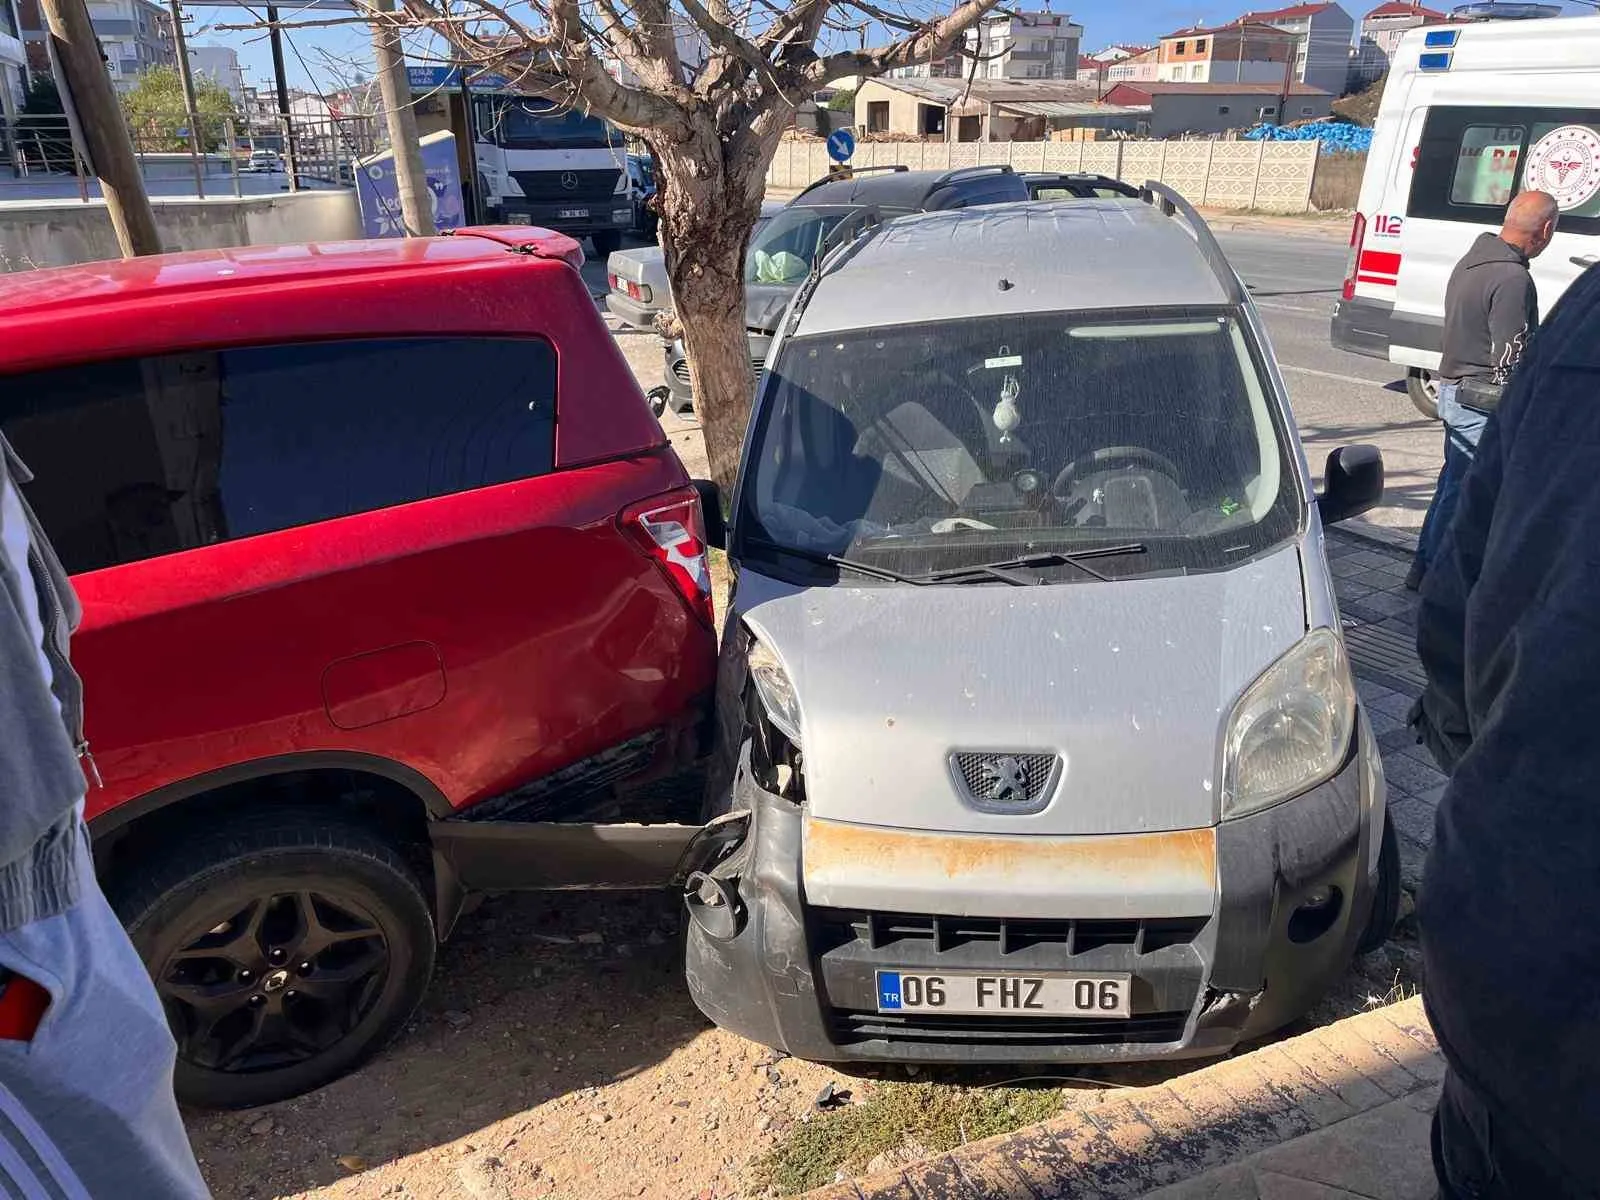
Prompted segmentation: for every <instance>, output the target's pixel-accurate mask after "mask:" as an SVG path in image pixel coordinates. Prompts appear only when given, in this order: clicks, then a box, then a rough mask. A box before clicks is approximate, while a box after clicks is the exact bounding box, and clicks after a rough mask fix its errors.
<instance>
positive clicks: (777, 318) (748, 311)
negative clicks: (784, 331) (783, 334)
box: [744, 283, 800, 333]
mask: <svg viewBox="0 0 1600 1200" xmlns="http://www.w3.org/2000/svg"><path fill="white" fill-rule="evenodd" d="M799 290H800V284H799V283H752V284H749V285H748V286H747V287H746V288H745V294H744V323H745V328H746V329H759V330H761V331H763V332H765V333H775V332H776V331H777V328H778V325H779V323H780V322H781V321H782V320H783V314H784V312H785V310H787V309H788V307H789V301H791V300H793V299H794V294H795V293H796V292H798V291H799Z"/></svg>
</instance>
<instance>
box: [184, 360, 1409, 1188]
mask: <svg viewBox="0 0 1600 1200" xmlns="http://www.w3.org/2000/svg"><path fill="white" fill-rule="evenodd" d="M618 341H619V344H620V345H621V346H622V349H623V351H624V353H625V354H626V355H627V357H628V359H629V361H630V362H631V363H633V364H634V367H635V370H636V372H637V373H638V374H639V376H640V379H641V381H642V382H643V383H644V384H645V386H646V387H648V386H651V385H653V384H655V383H656V382H658V381H659V379H660V369H661V358H660V350H659V346H658V344H657V343H656V341H655V339H654V337H653V336H652V335H647V334H623V335H621V336H619V338H618ZM663 424H664V426H665V427H666V428H667V430H668V432H669V434H670V435H671V436H672V441H673V444H674V446H675V447H676V448H677V449H678V451H679V453H680V454H681V455H682V456H683V457H684V459H685V462H686V464H687V465H688V467H689V469H690V471H691V473H700V474H703V473H704V471H705V457H704V450H703V448H702V446H701V442H700V438H699V436H698V433H697V431H696V429H695V427H694V425H693V424H692V423H687V422H682V421H678V420H677V419H675V418H672V417H668V418H666V419H665V420H664V422H663ZM678 911H679V910H678V905H677V903H676V901H675V899H674V898H673V897H669V896H665V895H656V894H651V895H578V894H556V895H521V896H504V897H496V898H492V899H490V900H488V901H487V902H485V903H484V905H483V906H482V907H481V908H479V909H478V910H477V911H476V912H475V913H473V914H471V915H469V916H468V917H466V918H465V919H464V920H463V921H462V923H461V927H460V929H459V932H458V933H457V936H456V937H455V939H454V940H453V941H452V942H451V943H450V944H449V945H447V946H445V947H444V948H443V949H442V950H441V952H440V957H439V964H438V970H437V972H436V975H435V978H434V983H433V986H432V988H431V989H430V990H429V993H428V996H427V998H426V1000H425V1001H424V1003H423V1006H422V1008H421V1009H420V1011H419V1012H418V1014H417V1016H416V1018H415V1020H414V1021H413V1022H412V1024H411V1025H410V1027H409V1028H408V1029H407V1031H406V1032H405V1034H404V1035H403V1036H402V1037H401V1038H400V1039H399V1040H398V1042H397V1043H396V1044H395V1045H394V1046H392V1047H390V1048H389V1049H388V1050H387V1051H386V1052H385V1053H384V1054H382V1055H381V1056H379V1058H378V1059H377V1060H376V1061H374V1062H373V1063H371V1064H369V1065H368V1066H367V1067H365V1068H364V1069H362V1070H361V1071H358V1072H357V1073H356V1074H354V1075H352V1076H350V1077H348V1078H345V1079H342V1080H340V1081H339V1082H337V1083H335V1084H332V1085H331V1086H329V1087H326V1088H324V1089H322V1090H321V1091H319V1092H316V1093H313V1094H312V1095H309V1096H304V1097H301V1098H300V1099H297V1100H292V1101H287V1102H285V1103H283V1104H278V1105H272V1106H269V1107H267V1108H261V1109H254V1110H251V1111H248V1112H242V1113H205V1112H194V1113H190V1114H188V1123H189V1131H190V1136H191V1138H192V1139H193V1142H194V1147H195V1151H196V1153H197V1154H198V1155H199V1158H200V1162H201V1167H202V1169H203V1171H204V1172H205V1175H206V1178H207V1180H208V1181H209V1182H210V1184H211V1186H212V1188H213V1190H214V1191H215V1193H216V1195H217V1196H218V1197H219V1198H220V1200H235V1198H241V1200H242V1198H252V1200H254V1198H264V1197H282V1196H315V1197H322V1198H327V1200H334V1198H338V1200H358V1198H362V1200H364V1198H366V1197H394V1198H395V1200H408V1198H414V1200H433V1198H441V1200H442V1198H450V1200H455V1198H457V1197H464V1198H467V1200H512V1198H519V1200H520V1198H521V1197H535V1198H539V1200H549V1198H560V1200H625V1198H633V1197H644V1198H645V1200H732V1198H735V1197H744V1198H745V1200H749V1198H750V1197H752V1196H754V1195H756V1194H757V1193H756V1192H755V1191H754V1190H753V1189H752V1185H751V1182H750V1166H751V1164H752V1162H753V1161H754V1160H756V1159H758V1158H759V1157H760V1156H761V1155H762V1154H764V1153H765V1152H767V1151H768V1150H769V1149H771V1148H772V1147H773V1146H774V1145H775V1144H776V1143H777V1142H778V1141H779V1140H780V1139H781V1138H783V1136H784V1135H785V1134H786V1133H787V1132H788V1131H789V1130H790V1129H791V1128H792V1127H793V1126H794V1125H795V1123H796V1122H801V1121H807V1120H813V1119H826V1118H823V1117H818V1116H817V1115H816V1114H815V1112H814V1102H815V1100H816V1097H817V1095H818V1093H819V1092H820V1091H821V1089H822V1088H823V1087H824V1086H825V1085H827V1084H829V1083H834V1084H836V1085H837V1086H839V1087H845V1088H849V1089H850V1090H851V1092H852V1093H853V1094H854V1096H855V1098H856V1099H863V1098H865V1097H866V1096H867V1095H869V1094H871V1092H872V1091H873V1089H875V1088H886V1087H896V1086H905V1084H906V1083H907V1082H908V1081H910V1080H912V1079H914V1078H915V1079H920V1080H921V1081H923V1082H927V1081H929V1080H933V1081H935V1082H946V1081H947V1082H952V1083H965V1084H987V1083H998V1082H1001V1081H1003V1080H1006V1079H1008V1078H1009V1077H1011V1076H1015V1075H1027V1076H1029V1077H1030V1078H1037V1077H1038V1076H1039V1074H1040V1073H1039V1071H1038V1069H1037V1068H1028V1069H1025V1070H1024V1069H1017V1070H1009V1071H1001V1072H995V1071H992V1070H991V1071H987V1072H978V1071H957V1070H940V1071H935V1072H920V1073H915V1074H913V1073H912V1072H910V1071H907V1070H904V1069H898V1068H897V1069H894V1070H887V1071H881V1072H867V1073H863V1072H850V1073H844V1072H840V1071H839V1070H837V1069H835V1068H831V1067H826V1066H822V1065H818V1064H812V1063H803V1062H798V1061H795V1060H793V1059H789V1058H785V1057H783V1056H781V1055H779V1054H777V1053H775V1052H772V1051H770V1050H767V1049H766V1048H764V1047H761V1046H756V1045H753V1044H751V1043H749V1042H746V1041H744V1040H743V1039H741V1038H738V1037H735V1036H733V1035H731V1034H727V1033H723V1032H722V1031H720V1030H717V1029H714V1028H712V1027H711V1026H710V1025H709V1024H708V1023H707V1022H706V1021H705V1019H704V1018H703V1017H701V1016H700V1014H699V1013H698V1012H697V1011H696V1010H695V1008H694V1005H693V1003H692V1002H691V1001H690V999H689V996H688V993H687V991H686V990H685V988H684V984H683V978H682V959H681V952H680V949H679V927H678ZM1420 970H1421V967H1420V954H1419V953H1418V950H1417V944H1416V941H1415V938H1414V936H1413V935H1412V934H1410V933H1405V932H1403V933H1402V934H1401V935H1400V936H1399V937H1397V938H1396V940H1395V941H1393V942H1391V943H1390V944H1389V945H1388V946H1387V947H1385V948H1383V949H1382V950H1379V951H1378V952H1376V953H1375V954H1372V955H1368V956H1366V957H1365V958H1363V959H1362V960H1360V961H1359V962H1357V963H1356V964H1354V965H1353V966H1352V967H1351V969H1350V971H1348V972H1347V973H1346V975H1345V977H1344V978H1343V979H1342V980H1341V981H1340V983H1339V984H1338V986H1337V987H1336V988H1335V989H1334V991H1333V993H1332V994H1330V996H1329V997H1328V999H1327V1000H1326V1001H1324V1002H1323V1003H1322V1004H1321V1005H1319V1006H1318V1008H1317V1010H1316V1011H1315V1012H1314V1013H1313V1014H1312V1015H1311V1018H1310V1020H1311V1021H1312V1022H1315V1023H1318V1024H1320V1023H1325V1022H1328V1021H1332V1020H1336V1019H1338V1018H1339V1017H1342V1016H1347V1015H1350V1014H1351V1013H1354V1012H1357V1011H1360V1010H1361V1009H1363V1008H1366V1007H1369V1006H1371V1005H1373V1004H1376V1003H1382V1002H1384V1001H1385V1000H1388V999H1396V998H1398V997H1399V995H1400V994H1407V995H1409V994H1410V993H1411V992H1413V991H1414V990H1415V989H1416V988H1417V987H1418V986H1419V985H1420ZM1299 1028H1300V1027H1296V1028H1294V1029H1291V1030H1288V1031H1285V1032H1286V1033H1290V1032H1298V1031H1299ZM1183 1069H1186V1068H1185V1067H1183V1066H1182V1065H1174V1066H1171V1067H1168V1066H1144V1067H1125V1068H1122V1069H1120V1070H1118V1071H1116V1072H1111V1071H1106V1070H1100V1069H1095V1068H1074V1069H1073V1070H1072V1071H1071V1072H1070V1073H1068V1074H1067V1075H1065V1076H1062V1077H1054V1078H1044V1079H1041V1080H1040V1081H1039V1082H1040V1083H1041V1085H1048V1086H1054V1087H1065V1088H1066V1089H1067V1090H1066V1091H1065V1092H1064V1093H1063V1095H1064V1098H1065V1099H1064V1102H1065V1103H1066V1104H1069V1105H1079V1104H1097V1103H1100V1102H1102V1101H1103V1100H1104V1098H1105V1097H1106V1096H1107V1095H1108V1094H1112V1092H1111V1090H1112V1089H1115V1088H1116V1087H1118V1086H1139V1085H1143V1084H1148V1083H1151V1082H1155V1081H1156V1080H1158V1079H1161V1078H1166V1077H1168V1076H1170V1075H1171V1074H1173V1073H1176V1072H1178V1071H1181V1070H1183ZM913 1151H914V1147H913V1148H907V1149H905V1150H904V1151H903V1152H902V1153H901V1154H900V1155H898V1156H890V1158H891V1159H893V1158H895V1157H901V1158H905V1157H910V1156H912V1154H913ZM877 1165H882V1164H881V1163H879V1164H877Z"/></svg>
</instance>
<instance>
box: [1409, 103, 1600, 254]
mask: <svg viewBox="0 0 1600 1200" xmlns="http://www.w3.org/2000/svg"><path fill="white" fill-rule="evenodd" d="M1530 190H1537V191H1543V192H1549V193H1550V194H1551V195H1552V196H1554V197H1555V198H1556V204H1557V205H1558V206H1559V207H1560V209H1561V229H1562V231H1563V232H1566V233H1587V234H1595V233H1600V108H1555V107H1510V106H1495V107H1488V106H1467V105H1440V106H1437V107H1434V108H1432V109H1430V110H1429V111H1428V116H1427V119H1426V121H1424V123H1423V126H1422V138H1421V141H1420V143H1419V145H1418V149H1417V166H1416V171H1415V173H1414V174H1413V175H1412V178H1411V196H1410V200H1409V202H1408V204H1407V207H1406V212H1407V214H1408V215H1410V216H1413V217H1424V218H1428V219H1431V220H1436V221H1464V222H1468V223H1471V224H1477V225H1498V224H1499V223H1500V220H1501V217H1502V216H1503V215H1504V212H1505V207H1506V205H1507V204H1509V203H1510V202H1511V198H1512V197H1513V196H1515V195H1516V194H1517V193H1518V192H1522V191H1530Z"/></svg>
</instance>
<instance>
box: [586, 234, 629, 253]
mask: <svg viewBox="0 0 1600 1200" xmlns="http://www.w3.org/2000/svg"><path fill="white" fill-rule="evenodd" d="M589 241H590V242H592V243H593V244H594V252H595V254H596V256H597V257H599V258H608V257H610V256H611V255H613V254H615V253H616V252H617V251H618V250H621V249H622V235H621V234H620V233H618V232H617V231H616V230H615V229H607V230H605V231H604V232H602V233H591V234H590V235H589Z"/></svg>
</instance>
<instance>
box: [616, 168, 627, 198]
mask: <svg viewBox="0 0 1600 1200" xmlns="http://www.w3.org/2000/svg"><path fill="white" fill-rule="evenodd" d="M627 190H628V173H627V172H626V171H624V172H622V174H620V175H618V176H617V186H616V190H615V192H614V193H613V194H614V195H617V196H620V195H622V193H623V192H625V191H627Z"/></svg>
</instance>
